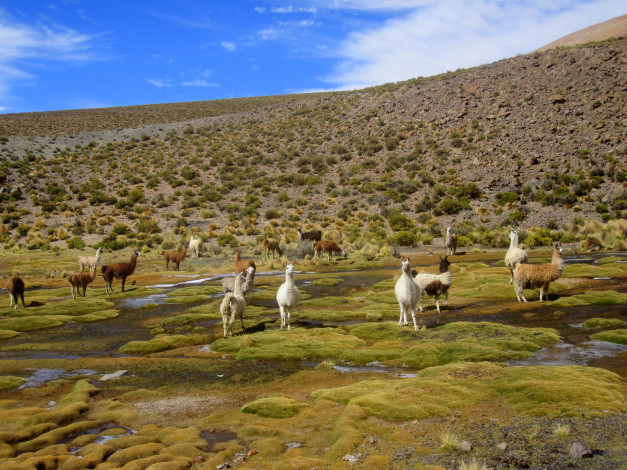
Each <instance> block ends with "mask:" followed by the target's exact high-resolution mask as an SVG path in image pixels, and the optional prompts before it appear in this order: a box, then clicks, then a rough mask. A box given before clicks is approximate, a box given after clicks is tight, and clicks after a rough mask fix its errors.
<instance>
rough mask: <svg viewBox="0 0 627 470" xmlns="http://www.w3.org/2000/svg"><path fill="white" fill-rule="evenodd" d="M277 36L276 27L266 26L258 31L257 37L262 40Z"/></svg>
mask: <svg viewBox="0 0 627 470" xmlns="http://www.w3.org/2000/svg"><path fill="white" fill-rule="evenodd" d="M278 37H279V31H278V30H277V29H276V28H272V27H270V28H266V29H263V30H261V31H259V38H260V39H261V40H262V41H270V40H272V39H276V38H278Z"/></svg>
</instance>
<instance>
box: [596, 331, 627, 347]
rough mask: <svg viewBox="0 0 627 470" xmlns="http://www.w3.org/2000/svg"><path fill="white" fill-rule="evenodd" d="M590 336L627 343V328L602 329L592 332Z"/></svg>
mask: <svg viewBox="0 0 627 470" xmlns="http://www.w3.org/2000/svg"><path fill="white" fill-rule="evenodd" d="M591 338H594V339H598V340H601V341H607V342H608V343H616V344H626V345H627V329H620V330H609V331H603V332H600V333H595V334H593V335H592V336H591Z"/></svg>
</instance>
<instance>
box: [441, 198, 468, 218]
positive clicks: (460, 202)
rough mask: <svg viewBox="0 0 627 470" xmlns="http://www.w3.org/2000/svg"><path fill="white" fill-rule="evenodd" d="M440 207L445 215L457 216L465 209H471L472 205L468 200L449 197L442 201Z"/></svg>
mask: <svg viewBox="0 0 627 470" xmlns="http://www.w3.org/2000/svg"><path fill="white" fill-rule="evenodd" d="M438 207H439V208H440V210H441V211H442V212H444V213H445V214H457V213H458V212H460V211H463V210H465V209H470V203H469V202H468V201H467V200H466V199H456V198H452V197H450V196H447V197H445V198H444V199H442V200H441V201H440V204H439V205H438Z"/></svg>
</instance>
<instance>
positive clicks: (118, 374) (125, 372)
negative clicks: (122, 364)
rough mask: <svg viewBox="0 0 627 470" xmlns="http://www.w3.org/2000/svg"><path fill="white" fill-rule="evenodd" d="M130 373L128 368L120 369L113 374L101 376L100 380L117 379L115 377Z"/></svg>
mask: <svg viewBox="0 0 627 470" xmlns="http://www.w3.org/2000/svg"><path fill="white" fill-rule="evenodd" d="M126 374H128V371H127V370H118V371H116V372H113V373H111V374H105V375H103V376H102V377H100V380H102V381H105V380H115V379H119V378H120V377H122V376H124V375H126Z"/></svg>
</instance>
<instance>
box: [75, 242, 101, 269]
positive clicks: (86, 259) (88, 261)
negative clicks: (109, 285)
mask: <svg viewBox="0 0 627 470" xmlns="http://www.w3.org/2000/svg"><path fill="white" fill-rule="evenodd" d="M100 256H102V247H98V249H97V250H96V256H79V257H78V265H79V266H80V268H81V272H82V271H85V267H87V269H88V270H89V269H92V268H93V269H94V270H95V269H96V268H97V267H98V263H100Z"/></svg>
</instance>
